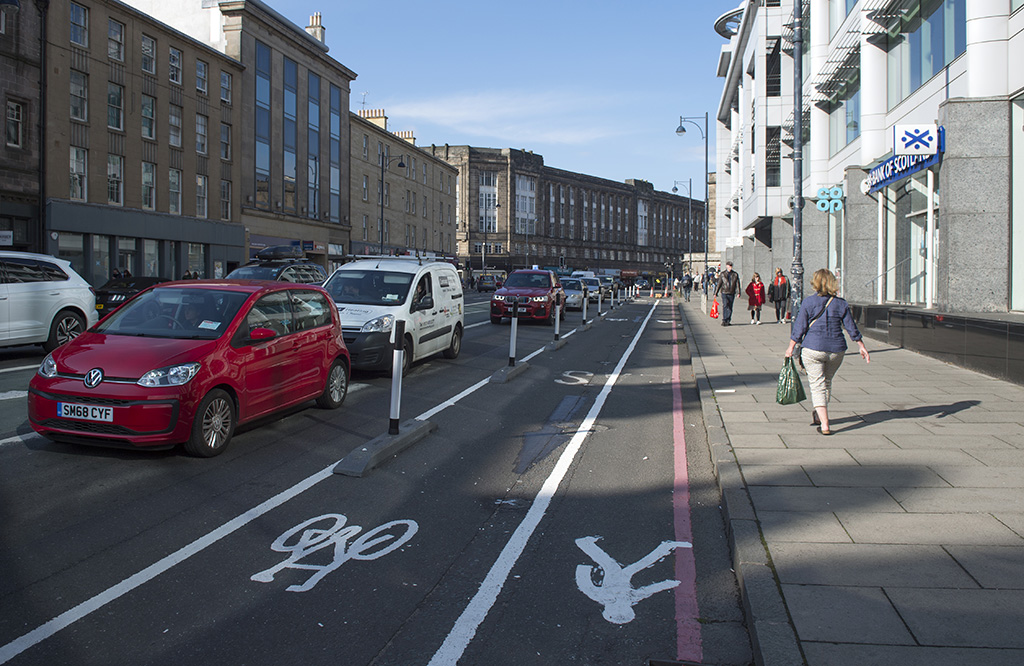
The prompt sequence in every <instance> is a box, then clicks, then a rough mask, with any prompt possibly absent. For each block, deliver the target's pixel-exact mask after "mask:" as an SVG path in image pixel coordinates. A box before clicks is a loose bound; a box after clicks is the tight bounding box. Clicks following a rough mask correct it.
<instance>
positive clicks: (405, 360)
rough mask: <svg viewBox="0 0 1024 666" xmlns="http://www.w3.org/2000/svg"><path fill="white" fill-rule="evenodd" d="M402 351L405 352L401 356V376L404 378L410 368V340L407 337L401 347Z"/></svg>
mask: <svg viewBox="0 0 1024 666" xmlns="http://www.w3.org/2000/svg"><path fill="white" fill-rule="evenodd" d="M402 350H403V351H404V352H405V353H403V354H402V376H403V377H405V376H406V375H407V374H409V368H411V367H412V340H410V339H409V338H408V337H407V338H406V339H405V343H404V344H403V345H402Z"/></svg>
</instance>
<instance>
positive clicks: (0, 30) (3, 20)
mask: <svg viewBox="0 0 1024 666" xmlns="http://www.w3.org/2000/svg"><path fill="white" fill-rule="evenodd" d="M6 34H7V12H5V11H0V35H6Z"/></svg>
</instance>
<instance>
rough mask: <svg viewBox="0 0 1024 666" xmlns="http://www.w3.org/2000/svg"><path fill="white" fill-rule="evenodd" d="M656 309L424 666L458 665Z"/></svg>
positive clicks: (647, 319) (649, 314) (635, 337)
mask: <svg viewBox="0 0 1024 666" xmlns="http://www.w3.org/2000/svg"><path fill="white" fill-rule="evenodd" d="M656 308H657V303H655V304H654V305H653V306H651V311H650V312H649V313H648V314H647V317H646V318H645V319H644V322H643V324H641V325H640V330H638V331H637V332H636V335H635V336H634V337H633V341H632V342H631V343H630V344H629V347H628V348H627V349H626V351H625V353H624V354H623V355H622V358H621V359H619V363H618V365H616V366H615V370H614V371H613V372H612V374H611V375H609V376H608V381H607V382H605V385H604V388H602V389H601V393H599V394H598V396H597V399H596V400H595V401H594V404H593V406H592V407H591V408H590V411H589V412H588V413H587V416H586V418H584V419H583V423H582V424H580V427H579V429H578V430H577V431H576V434H575V435H573V437H572V439H571V440H570V441H569V444H568V445H567V446H566V447H565V450H564V451H563V452H562V455H561V456H559V458H558V462H557V463H555V467H554V469H552V470H551V474H550V475H549V476H548V478H547V479H546V480H545V481H544V485H543V486H542V487H541V489H540V491H539V492H538V493H537V497H536V498H535V499H534V501H533V504H532V505H531V506H530V509H529V510H528V511H527V513H526V517H525V518H523V522H521V523H520V524H519V527H517V528H516V531H515V532H513V533H512V537H511V538H510V539H509V540H508V543H506V544H505V547H504V548H502V550H501V553H500V554H499V555H498V559H497V561H496V562H495V563H494V566H492V567H491V570H490V571H488V572H487V576H486V577H485V578H484V582H483V583H481V584H480V588H479V589H478V590H477V593H476V595H474V596H473V599H472V600H471V601H470V602H469V605H468V606H466V610H464V611H463V612H462V615H460V616H459V619H458V620H456V621H455V626H454V627H452V630H451V632H449V634H448V636H447V638H445V640H444V643H442V644H441V647H440V648H438V650H437V652H435V653H434V656H433V658H432V659H431V660H430V663H429V664H428V666H442V665H450V666H455V664H457V663H458V661H459V658H460V657H462V654H463V653H464V652H465V651H466V647H467V646H468V645H469V643H470V641H471V640H473V636H475V635H476V631H477V629H478V628H479V627H480V624H481V623H482V622H483V621H484V618H486V617H487V613H488V612H490V610H491V607H492V606H493V605H494V602H495V601H496V600H497V598H498V593H499V592H501V589H502V587H504V585H505V580H506V579H507V578H508V575H509V573H511V571H512V567H513V566H514V565H515V563H516V561H517V560H518V559H519V556H520V555H522V553H523V550H525V549H526V544H527V542H528V541H529V540H530V537H531V536H532V535H533V533H534V531H536V529H537V526H538V525H539V524H540V521H541V519H542V518H543V517H544V514H545V512H546V511H547V508H548V505H550V504H551V500H552V499H553V498H554V496H555V492H556V491H557V490H558V486H559V485H561V483H562V479H564V478H565V475H566V474H567V473H568V471H569V466H570V465H571V464H572V461H573V460H574V459H575V458H576V454H577V453H578V452H579V450H580V447H582V446H583V440H584V439H585V438H586V436H587V434H588V433H589V432H590V430H591V428H592V427H593V425H594V422H595V421H596V420H597V416H598V415H599V414H600V413H601V409H602V408H603V407H604V403H605V400H607V399H608V395H609V394H610V393H611V390H612V387H613V386H614V385H615V382H616V380H617V379H618V377H619V373H621V372H622V368H623V367H624V366H625V364H626V361H628V360H629V357H630V355H631V354H632V353H633V350H634V349H635V348H636V344H637V342H638V341H639V340H640V335H641V334H642V333H643V332H644V329H645V328H647V324H648V322H649V321H650V320H651V316H653V315H654V310H655V309H656Z"/></svg>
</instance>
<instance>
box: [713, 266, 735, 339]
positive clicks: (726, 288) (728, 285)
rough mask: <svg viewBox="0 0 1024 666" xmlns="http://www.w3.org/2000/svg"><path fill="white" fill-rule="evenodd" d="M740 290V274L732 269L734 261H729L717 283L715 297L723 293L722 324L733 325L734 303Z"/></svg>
mask: <svg viewBox="0 0 1024 666" xmlns="http://www.w3.org/2000/svg"><path fill="white" fill-rule="evenodd" d="M739 291H740V276H739V275H738V274H737V273H736V271H734V270H733V269H732V262H731V261H727V262H725V270H724V271H722V272H721V273H720V274H719V275H718V282H717V283H716V284H715V298H718V295H719V294H721V295H722V326H732V305H733V302H734V301H735V300H736V294H738V293H739Z"/></svg>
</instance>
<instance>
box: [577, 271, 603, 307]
mask: <svg viewBox="0 0 1024 666" xmlns="http://www.w3.org/2000/svg"><path fill="white" fill-rule="evenodd" d="M579 281H580V282H582V283H583V286H584V287H585V288H586V290H587V296H588V300H589V301H590V302H591V303H597V297H598V296H599V295H600V294H601V291H602V289H601V281H600V280H599V279H597V278H596V277H581V278H579ZM602 298H603V297H602Z"/></svg>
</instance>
